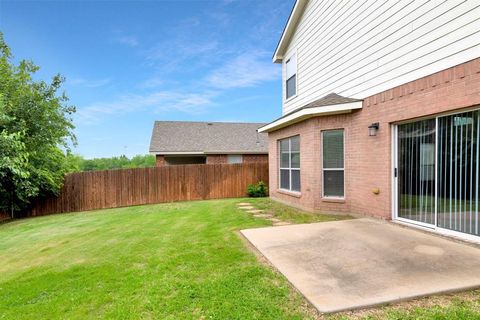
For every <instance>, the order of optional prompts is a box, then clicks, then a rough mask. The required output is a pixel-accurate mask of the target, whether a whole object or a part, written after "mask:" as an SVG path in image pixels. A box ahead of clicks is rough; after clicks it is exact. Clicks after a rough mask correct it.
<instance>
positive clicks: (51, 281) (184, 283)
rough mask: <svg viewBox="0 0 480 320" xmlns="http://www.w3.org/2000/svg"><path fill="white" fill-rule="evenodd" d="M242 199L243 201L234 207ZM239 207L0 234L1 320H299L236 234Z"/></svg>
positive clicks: (149, 209)
mask: <svg viewBox="0 0 480 320" xmlns="http://www.w3.org/2000/svg"><path fill="white" fill-rule="evenodd" d="M240 200H241V199H240ZM240 200H222V201H201V202H189V203H177V204H162V205H151V206H139V207H129V208H120V209H110V210H101V211H94V212H88V213H74V214H63V215H53V216H47V217H40V218H32V219H24V220H19V221H15V222H12V223H7V224H4V225H0V239H1V241H0V261H1V262H2V263H1V264H0V275H1V276H0V319H32V318H43V319H58V318H68V319H85V318H110V319H140V318H142V319H149V318H150V319H304V318H308V314H307V313H306V311H305V307H304V304H305V302H304V301H303V299H302V298H301V296H300V295H299V294H298V293H296V292H294V291H292V290H291V288H290V286H289V284H288V283H287V281H286V280H285V279H284V278H283V277H282V276H280V275H279V274H278V273H276V272H274V271H273V270H272V269H271V268H268V267H266V266H265V265H262V264H260V263H259V262H258V260H257V259H256V257H255V255H254V254H252V253H251V252H250V251H249V250H248V249H247V248H246V246H245V244H244V243H243V241H242V239H241V238H240V236H239V235H238V232H237V231H238V230H240V229H244V228H252V227H260V226H267V225H269V224H270V222H268V221H266V220H263V219H256V218H253V217H252V216H251V215H250V214H248V213H245V212H243V211H241V210H239V209H237V208H236V205H235V203H237V202H239V201H240Z"/></svg>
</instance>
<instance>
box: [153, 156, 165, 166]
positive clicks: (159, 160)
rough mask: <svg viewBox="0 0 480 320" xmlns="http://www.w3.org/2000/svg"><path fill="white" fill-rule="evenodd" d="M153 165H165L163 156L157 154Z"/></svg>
mask: <svg viewBox="0 0 480 320" xmlns="http://www.w3.org/2000/svg"><path fill="white" fill-rule="evenodd" d="M155 160H156V161H155V165H156V166H157V167H163V166H166V165H167V162H166V161H165V156H163V155H159V154H157V156H156V157H155Z"/></svg>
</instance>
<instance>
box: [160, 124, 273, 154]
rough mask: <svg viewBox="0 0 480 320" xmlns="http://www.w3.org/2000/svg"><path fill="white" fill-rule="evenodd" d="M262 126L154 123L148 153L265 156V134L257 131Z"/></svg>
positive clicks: (266, 147) (266, 146) (266, 139)
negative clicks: (261, 154)
mask: <svg viewBox="0 0 480 320" xmlns="http://www.w3.org/2000/svg"><path fill="white" fill-rule="evenodd" d="M264 125H265V124H264V123H231V122H185V121H155V124H154V126H153V132H152V139H151V141H150V152H154V153H159V154H161V153H162V152H169V153H170V152H205V153H267V152H268V136H267V134H265V133H258V135H257V129H258V128H260V127H262V126H264ZM257 141H258V143H257Z"/></svg>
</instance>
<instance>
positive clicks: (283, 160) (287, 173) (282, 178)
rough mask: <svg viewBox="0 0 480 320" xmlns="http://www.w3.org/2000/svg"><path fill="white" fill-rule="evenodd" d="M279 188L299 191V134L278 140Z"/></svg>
mask: <svg viewBox="0 0 480 320" xmlns="http://www.w3.org/2000/svg"><path fill="white" fill-rule="evenodd" d="M278 151H279V157H278V159H279V160H278V161H279V163H278V166H279V170H278V182H279V188H280V189H283V190H287V191H293V192H300V190H301V185H300V136H294V137H290V138H286V139H282V140H279V141H278Z"/></svg>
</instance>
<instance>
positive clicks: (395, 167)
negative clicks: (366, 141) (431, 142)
mask: <svg viewBox="0 0 480 320" xmlns="http://www.w3.org/2000/svg"><path fill="white" fill-rule="evenodd" d="M430 119H432V118H430ZM422 120H426V119H420V120H419V119H415V120H412V121H408V122H402V123H400V124H392V161H391V163H392V169H391V170H392V171H391V177H392V220H394V221H400V222H404V223H408V224H412V225H417V226H420V227H423V228H427V229H431V230H435V229H436V226H437V185H438V183H437V135H438V132H437V125H438V117H436V118H435V151H434V152H435V169H434V170H435V214H434V217H435V221H434V223H433V224H429V223H425V222H421V221H415V220H410V219H406V218H402V217H400V216H398V204H399V202H398V201H399V200H398V195H399V194H398V175H399V172H398V171H399V170H398V126H399V125H401V124H407V123H412V122H417V121H422Z"/></svg>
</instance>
